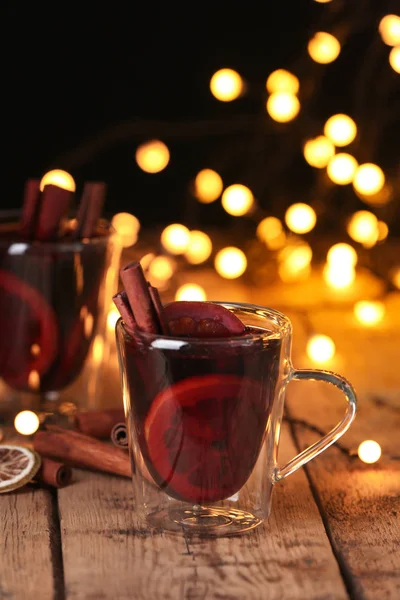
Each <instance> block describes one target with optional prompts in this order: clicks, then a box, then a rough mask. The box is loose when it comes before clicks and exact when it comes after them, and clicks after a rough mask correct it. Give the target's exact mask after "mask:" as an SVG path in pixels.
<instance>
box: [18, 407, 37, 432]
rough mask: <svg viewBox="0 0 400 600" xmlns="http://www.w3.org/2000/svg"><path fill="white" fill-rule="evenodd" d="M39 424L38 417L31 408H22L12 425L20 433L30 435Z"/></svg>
mask: <svg viewBox="0 0 400 600" xmlns="http://www.w3.org/2000/svg"><path fill="white" fill-rule="evenodd" d="M39 425H40V421H39V417H38V416H37V414H36V413H34V412H32V411H31V410H22V411H21V412H19V413H18V414H17V416H16V417H15V419H14V427H15V429H16V430H17V431H18V433H20V434H21V435H32V434H33V433H35V431H37V430H38V429H39Z"/></svg>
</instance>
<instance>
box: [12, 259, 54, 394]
mask: <svg viewBox="0 0 400 600" xmlns="http://www.w3.org/2000/svg"><path fill="white" fill-rule="evenodd" d="M0 331H1V338H2V339H1V344H0V375H1V377H2V378H3V379H4V381H5V382H6V383H8V384H9V385H11V386H18V387H20V388H23V389H26V390H29V389H31V385H30V384H29V376H30V374H31V373H32V372H34V373H37V375H36V377H37V376H38V377H39V381H40V379H41V377H42V376H43V375H44V374H45V373H46V372H47V370H48V369H49V367H50V366H51V364H52V363H53V361H54V359H55V357H56V355H57V349H58V338H59V333H58V325H57V319H56V315H55V313H54V310H53V308H52V307H51V306H50V305H49V304H48V302H47V301H46V300H45V298H44V297H43V296H42V294H40V292H38V291H37V290H36V289H35V288H33V287H32V286H31V285H29V284H28V283H26V282H25V281H23V280H21V279H19V277H17V276H16V275H14V274H13V273H10V272H8V271H5V270H4V269H0Z"/></svg>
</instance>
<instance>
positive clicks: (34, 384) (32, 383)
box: [28, 369, 40, 390]
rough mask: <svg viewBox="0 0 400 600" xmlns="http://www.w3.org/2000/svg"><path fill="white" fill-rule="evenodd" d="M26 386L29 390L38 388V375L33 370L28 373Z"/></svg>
mask: <svg viewBox="0 0 400 600" xmlns="http://www.w3.org/2000/svg"><path fill="white" fill-rule="evenodd" d="M28 385H29V387H30V388H31V390H38V389H39V388H40V375H39V373H38V371H35V369H33V370H32V371H30V372H29V375H28Z"/></svg>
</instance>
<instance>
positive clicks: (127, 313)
mask: <svg viewBox="0 0 400 600" xmlns="http://www.w3.org/2000/svg"><path fill="white" fill-rule="evenodd" d="M113 302H114V304H115V306H116V307H117V308H118V311H119V314H120V315H121V317H122V320H123V322H124V324H125V327H126V329H127V330H128V332H129V333H130V334H131V335H132V337H135V336H136V335H137V325H136V321H135V319H134V316H133V313H132V310H131V307H130V304H129V301H128V296H127V295H126V292H125V291H124V290H122V292H118V294H115V296H113Z"/></svg>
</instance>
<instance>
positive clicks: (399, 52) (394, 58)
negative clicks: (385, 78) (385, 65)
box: [389, 46, 400, 73]
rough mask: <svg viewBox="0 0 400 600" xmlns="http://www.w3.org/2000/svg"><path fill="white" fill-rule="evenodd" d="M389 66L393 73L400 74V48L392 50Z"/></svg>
mask: <svg viewBox="0 0 400 600" xmlns="http://www.w3.org/2000/svg"><path fill="white" fill-rule="evenodd" d="M389 64H390V66H391V67H392V69H393V71H396V73H400V46H396V47H395V48H392V49H391V51H390V54H389Z"/></svg>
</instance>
